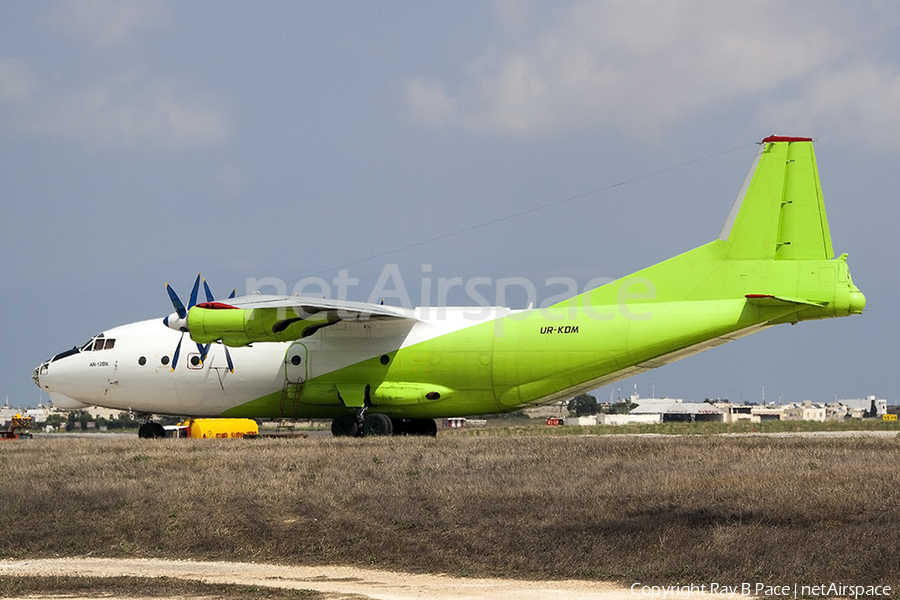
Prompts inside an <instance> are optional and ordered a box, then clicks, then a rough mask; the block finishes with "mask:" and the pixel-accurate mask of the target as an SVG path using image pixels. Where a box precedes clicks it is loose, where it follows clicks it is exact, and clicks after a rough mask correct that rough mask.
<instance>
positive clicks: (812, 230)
mask: <svg viewBox="0 0 900 600" xmlns="http://www.w3.org/2000/svg"><path fill="white" fill-rule="evenodd" d="M199 283H200V279H199V277H198V280H197V282H196V283H195V284H194V289H193V292H192V293H191V296H190V300H189V302H188V305H187V307H185V306H184V305H183V303H182V302H181V300H180V299H179V298H178V296H177V295H175V293H174V291H172V290H171V288H168V286H167V289H168V290H169V294H170V296H171V299H172V303H173V304H174V306H175V313H173V314H171V315H169V316H168V317H166V318H164V319H159V318H157V319H152V320H149V321H142V322H138V323H132V324H130V325H123V326H121V327H116V328H113V329H109V330H107V331H104V332H103V333H99V334H97V335H96V336H95V337H93V338H92V339H91V340H90V341H89V342H88V343H86V344H84V345H83V346H81V347H80V348H73V349H72V350H69V351H66V352H63V353H61V354H57V355H56V356H54V357H53V358H51V359H50V360H48V361H46V362H44V363H42V364H41V365H40V366H38V367H37V368H36V369H35V370H34V373H33V378H34V382H35V384H37V386H38V387H39V388H40V389H41V390H43V391H45V392H48V393H49V395H50V399H51V401H52V402H53V403H54V405H56V406H57V407H60V408H66V409H76V408H81V407H84V406H86V405H99V406H104V407H109V408H113V409H121V410H123V411H133V412H136V413H138V414H140V415H143V416H144V417H148V416H149V415H151V414H170V415H189V416H192V417H204V416H205V417H256V418H269V417H272V418H328V419H332V426H331V429H332V432H333V433H334V435H338V436H341V435H362V434H366V435H389V434H400V433H407V434H424V435H429V434H430V435H434V433H435V432H436V424H435V421H434V419H436V418H444V417H458V416H471V415H478V414H490V413H502V412H510V411H516V410H520V409H522V408H527V407H530V406H535V405H539V404H545V403H550V402H554V401H558V400H560V399H565V398H569V397H572V396H574V395H576V394H579V393H581V392H583V391H587V390H591V389H595V388H598V387H601V386H604V385H607V384H610V383H612V382H615V381H619V380H621V379H624V378H626V377H630V376H632V375H635V374H637V373H642V372H644V371H647V370H649V369H653V368H656V367H661V366H663V365H665V364H668V363H671V362H674V361H676V360H679V359H682V358H684V357H686V356H690V355H692V354H696V353H698V352H702V351H703V350H707V349H709V348H713V347H715V346H718V345H720V344H724V343H726V342H730V341H732V340H735V339H737V338H740V337H743V336H745V335H749V334H751V333H756V332H757V331H761V330H763V329H766V328H768V327H771V326H773V325H778V324H781V323H797V322H799V321H809V320H814V319H827V318H830V317H845V316H848V315H854V314H860V313H862V311H863V308H864V307H865V304H866V300H865V296H863V294H862V293H861V292H860V291H859V289H858V288H857V287H856V286H855V285H854V284H853V281H852V280H851V278H850V271H849V269H848V267H847V255H846V254H842V255H841V256H839V257H837V258H836V259H835V258H834V252H833V250H832V247H831V234H830V233H829V229H828V222H827V219H826V216H825V207H824V204H823V202H822V191H821V188H820V184H819V176H818V172H817V170H816V160H815V155H814V152H813V144H812V140H811V139H810V138H797V137H783V136H770V137H767V138H766V139H764V140H763V141H762V142H761V144H760V149H759V153H758V154H757V156H756V159H755V161H754V163H753V166H752V167H751V169H750V173H749V174H748V176H747V179H746V180H745V181H744V185H743V186H742V188H741V190H740V193H739V194H738V197H737V199H736V200H735V202H734V205H733V206H732V208H731V212H730V213H729V214H728V218H727V219H726V221H725V225H724V227H723V228H722V231H721V232H720V233H719V236H718V238H717V239H715V240H713V241H712V242H710V243H708V244H705V245H703V246H700V247H698V248H695V249H694V250H691V251H689V252H685V253H684V254H680V255H678V256H676V257H674V258H670V259H669V260H666V261H664V262H661V263H659V264H657V265H654V266H652V267H648V268H646V269H643V270H641V271H638V272H636V273H633V274H631V275H628V276H626V277H622V278H621V279H618V280H616V281H613V282H610V283H607V284H606V285H603V286H601V287H598V288H596V289H593V290H590V291H586V292H584V293H583V294H580V295H576V296H574V297H572V298H569V299H568V300H564V301H562V302H559V303H557V304H554V305H552V306H550V307H548V308H541V309H530V310H529V309H526V310H511V309H509V308H503V307H494V308H488V307H479V308H478V309H473V308H472V307H459V308H449V307H448V308H441V309H440V310H436V309H435V308H431V309H428V308H419V309H416V310H412V309H405V308H397V307H392V306H383V305H375V304H368V303H357V302H347V301H339V300H318V299H312V298H305V297H296V296H295V297H290V296H268V295H258V294H257V295H250V296H244V297H241V298H228V299H226V300H225V301H221V302H217V301H215V300H214V299H213V298H212V295H211V294H209V293H208V292H209V289H208V287H207V286H206V285H205V282H204V287H205V288H206V292H207V301H206V302H201V303H197V295H198V289H199ZM473 315H478V318H474V317H473ZM185 336H188V337H189V340H184V338H185ZM182 341H184V342H185V343H184V344H183V345H182ZM162 434H163V428H162V427H161V426H160V425H159V424H158V423H155V422H153V421H148V422H146V423H144V425H142V427H141V430H140V432H139V435H141V436H142V437H159V436H161V435H162Z"/></svg>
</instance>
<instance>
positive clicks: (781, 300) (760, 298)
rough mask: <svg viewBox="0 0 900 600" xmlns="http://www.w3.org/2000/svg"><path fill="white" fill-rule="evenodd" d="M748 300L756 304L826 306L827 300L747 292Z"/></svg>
mask: <svg viewBox="0 0 900 600" xmlns="http://www.w3.org/2000/svg"><path fill="white" fill-rule="evenodd" d="M745 298H747V302H749V303H750V304H754V305H756V306H816V307H820V306H825V305H826V304H828V303H827V302H811V301H809V300H804V299H802V298H788V297H786V296H772V295H771V294H747V295H746V296H745Z"/></svg>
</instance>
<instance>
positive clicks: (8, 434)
mask: <svg viewBox="0 0 900 600" xmlns="http://www.w3.org/2000/svg"><path fill="white" fill-rule="evenodd" d="M6 425H7V427H8V429H7V430H6V431H0V440H17V439H20V438H21V439H31V438H32V437H34V436H33V435H32V434H31V427H32V426H33V425H34V419H32V418H31V417H23V416H22V415H20V414H18V413H16V416H14V417H13V418H12V419H10V420H9V421H8V422H7V424H6Z"/></svg>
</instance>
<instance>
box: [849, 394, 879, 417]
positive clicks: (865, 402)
mask: <svg viewBox="0 0 900 600" xmlns="http://www.w3.org/2000/svg"><path fill="white" fill-rule="evenodd" d="M838 402H839V403H840V404H843V405H844V406H846V407H847V408H850V409H860V410H862V411H863V412H866V411H868V410H870V409H871V408H872V403H873V402H874V403H875V415H873V416H876V417H880V416H882V415H886V414H887V400H885V399H883V398H876V397H875V396H866V397H865V398H845V399H844V400H838Z"/></svg>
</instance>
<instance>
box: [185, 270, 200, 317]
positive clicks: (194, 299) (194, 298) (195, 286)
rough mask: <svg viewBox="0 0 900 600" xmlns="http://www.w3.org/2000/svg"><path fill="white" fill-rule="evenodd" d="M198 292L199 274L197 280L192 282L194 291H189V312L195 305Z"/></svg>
mask: <svg viewBox="0 0 900 600" xmlns="http://www.w3.org/2000/svg"><path fill="white" fill-rule="evenodd" d="M199 291H200V273H197V279H196V280H195V281H194V289H192V290H191V301H190V303H189V304H188V307H187V309H188V310H191V309H192V308H194V307H195V306H196V305H197V292H199Z"/></svg>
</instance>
